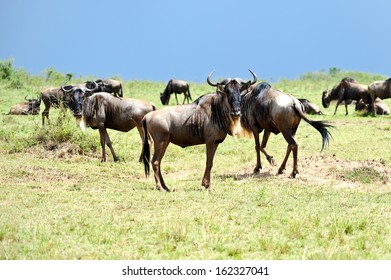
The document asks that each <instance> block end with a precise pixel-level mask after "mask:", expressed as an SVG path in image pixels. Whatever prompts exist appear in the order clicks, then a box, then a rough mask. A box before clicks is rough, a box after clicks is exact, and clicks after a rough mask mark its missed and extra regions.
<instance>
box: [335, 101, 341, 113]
mask: <svg viewBox="0 0 391 280" xmlns="http://www.w3.org/2000/svg"><path fill="white" fill-rule="evenodd" d="M340 103H341V101H340V100H338V102H337V105H335V111H334V114H333V115H335V114H336V113H337V109H338V106H339V104H340Z"/></svg>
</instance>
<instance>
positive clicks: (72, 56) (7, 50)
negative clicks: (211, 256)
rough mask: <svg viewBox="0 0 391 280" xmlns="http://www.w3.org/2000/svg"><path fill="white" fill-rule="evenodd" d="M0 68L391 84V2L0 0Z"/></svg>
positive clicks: (127, 75) (201, 78)
mask: <svg viewBox="0 0 391 280" xmlns="http://www.w3.org/2000/svg"><path fill="white" fill-rule="evenodd" d="M0 18H1V21H2V23H1V24H0V60H6V59H9V58H13V59H15V60H14V66H15V67H17V68H24V69H25V70H26V71H28V72H30V73H31V74H34V75H39V74H42V73H43V72H44V71H45V70H46V69H48V68H50V67H53V68H54V69H55V70H56V71H60V72H62V73H73V74H74V75H76V76H79V75H83V76H94V77H97V78H107V77H111V76H114V75H117V76H119V77H121V78H122V79H124V80H152V81H167V80H169V79H171V78H177V79H184V80H188V81H194V82H204V81H205V79H206V76H207V75H208V74H209V72H210V71H211V70H213V69H216V74H215V75H216V77H238V76H239V77H243V78H246V77H249V76H250V73H249V72H248V70H247V69H248V68H251V69H252V70H254V71H255V72H256V73H257V75H258V77H259V78H260V79H264V80H270V79H273V80H278V79H280V78H283V77H284V78H288V79H294V78H297V77H299V76H300V75H302V74H304V73H306V72H312V71H319V70H322V69H324V70H326V71H328V69H329V68H330V67H338V68H340V69H342V70H354V71H364V72H370V73H377V74H383V75H386V76H391V54H390V52H391V35H390V31H391V29H390V26H391V1H389V0H371V1H357V0H356V1H354V0H327V1H310V0H296V1H279V0H273V1H270V0H268V1H264V0H259V1H256V0H241V1H232V0H224V1H213V0H196V1H184V0H181V1H180V0H164V1H150V0H129V1H119V0H111V1H97V0H94V1H90V0H87V1H83V0H67V1H55V0H52V1H50V0H46V1H44V0H34V1H24V0H23V1H22V0H1V1H0Z"/></svg>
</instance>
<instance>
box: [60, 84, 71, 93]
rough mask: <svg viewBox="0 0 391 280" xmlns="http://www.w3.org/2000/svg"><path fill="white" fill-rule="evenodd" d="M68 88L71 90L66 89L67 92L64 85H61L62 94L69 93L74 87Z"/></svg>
mask: <svg viewBox="0 0 391 280" xmlns="http://www.w3.org/2000/svg"><path fill="white" fill-rule="evenodd" d="M69 87H71V88H70V89H68V90H66V89H65V87H64V85H62V86H61V89H62V90H63V91H64V92H71V91H72V90H73V88H74V87H73V86H69Z"/></svg>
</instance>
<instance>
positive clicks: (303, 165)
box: [235, 155, 391, 192]
mask: <svg viewBox="0 0 391 280" xmlns="http://www.w3.org/2000/svg"><path fill="white" fill-rule="evenodd" d="M263 165H264V166H263V169H262V170H261V172H260V173H258V174H254V173H253V172H252V170H251V169H248V170H245V172H240V173H238V174H236V175H235V179H236V180H243V179H246V178H250V177H255V178H261V179H269V178H273V177H278V178H279V180H282V181H286V182H292V180H296V181H297V182H302V183H303V185H308V184H311V185H319V186H330V187H333V188H349V189H354V190H368V189H376V191H379V192H390V191H391V168H390V167H388V166H386V164H385V162H384V160H378V161H376V160H365V161H351V160H342V159H339V158H337V157H336V156H322V155H319V156H310V157H306V158H303V159H300V160H299V172H300V173H299V174H297V176H296V178H295V179H290V178H288V176H289V174H290V172H291V168H292V166H291V165H290V164H287V170H286V173H285V174H282V175H277V170H278V167H279V166H278V165H277V166H271V165H269V164H268V163H264V164H263ZM366 170H369V171H371V172H370V175H371V177H369V178H367V179H368V180H369V181H368V182H367V181H365V180H363V179H362V178H365V179H366V177H365V176H368V175H367V174H364V173H366V172H365V171H366ZM360 173H363V174H360ZM350 174H356V175H355V176H352V175H351V176H348V175H350ZM363 181H364V182H363Z"/></svg>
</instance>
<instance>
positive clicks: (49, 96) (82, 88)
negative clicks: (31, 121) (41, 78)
mask: <svg viewBox="0 0 391 280" xmlns="http://www.w3.org/2000/svg"><path fill="white" fill-rule="evenodd" d="M91 85H93V86H91ZM97 89H98V85H97V84H96V83H95V82H93V81H92V82H86V83H84V84H77V85H68V86H61V87H58V88H47V89H45V90H43V91H42V92H41V99H42V101H43V104H44V105H45V109H44V110H43V112H42V125H45V118H46V119H47V120H48V122H49V110H50V108H51V107H52V106H53V107H56V108H58V107H59V106H60V105H64V107H65V108H69V109H71V111H72V112H73V114H74V116H75V117H80V116H81V106H82V104H83V100H82V98H83V96H84V93H85V92H96V90H97Z"/></svg>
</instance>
